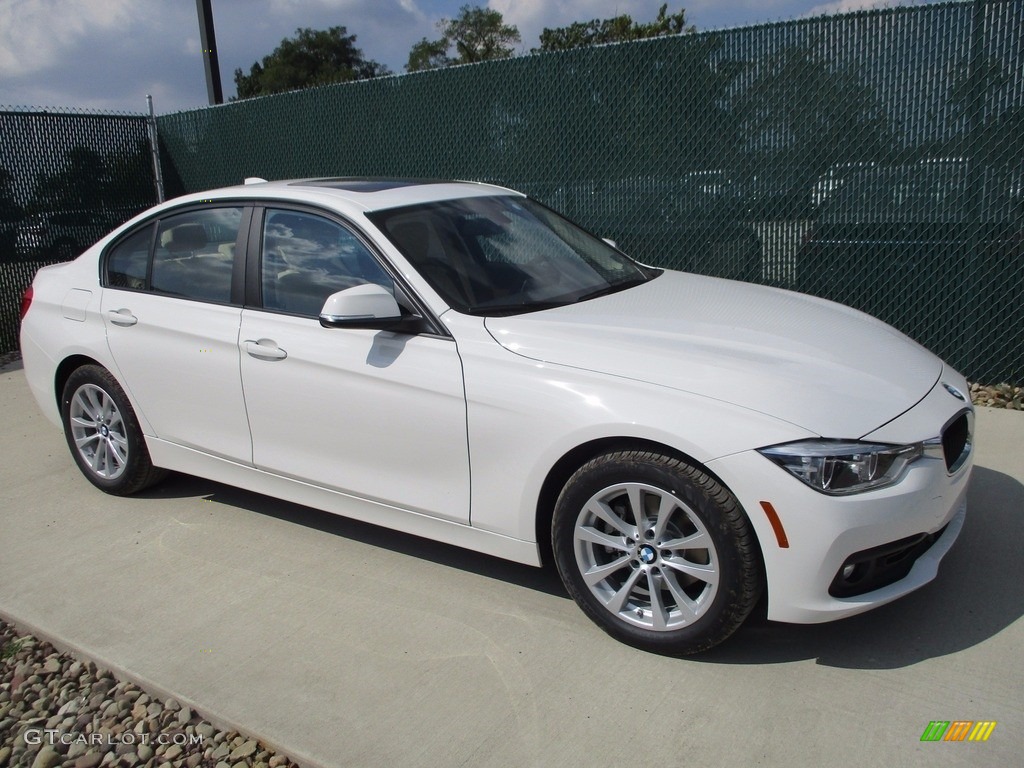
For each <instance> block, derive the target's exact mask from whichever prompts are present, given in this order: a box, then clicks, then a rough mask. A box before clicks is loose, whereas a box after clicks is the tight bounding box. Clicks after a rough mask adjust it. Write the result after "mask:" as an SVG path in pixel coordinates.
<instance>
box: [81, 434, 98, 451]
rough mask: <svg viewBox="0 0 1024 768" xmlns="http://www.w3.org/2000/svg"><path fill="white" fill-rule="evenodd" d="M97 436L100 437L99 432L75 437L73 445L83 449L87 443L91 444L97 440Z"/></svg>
mask: <svg viewBox="0 0 1024 768" xmlns="http://www.w3.org/2000/svg"><path fill="white" fill-rule="evenodd" d="M99 436H100V433H99V432H93V433H92V434H89V435H84V436H82V437H76V438H75V445H77V446H78V447H79V448H84V447H85V446H87V445H88V444H89V443H91V442H92V441H93V440H96V439H97V438H99Z"/></svg>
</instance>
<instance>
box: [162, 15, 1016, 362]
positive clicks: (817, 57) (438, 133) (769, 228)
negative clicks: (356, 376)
mask: <svg viewBox="0 0 1024 768" xmlns="http://www.w3.org/2000/svg"><path fill="white" fill-rule="evenodd" d="M1022 28H1024V2H1021V1H1020V0H971V1H969V2H950V3H942V4H933V5H928V6H923V7H913V8H892V9H886V10H878V11H866V12H859V13H853V14H846V15H842V16H835V17H824V18H818V19H810V20H802V21H793V22H785V23H777V24H769V25H762V26H756V27H749V28H742V29H735V30H728V31H722V32H708V33H700V34H695V35H687V36H682V37H673V38H660V39H655V40H647V41H640V42H635V43H628V44H621V45H611V46H602V47H598V48H589V49H581V50H575V51H568V52H562V53H554V54H544V55H538V56H524V57H518V58H514V59H510V60H506V61H501V62H493V63H488V64H482V65H475V66H470V67H458V68H452V69H446V70H437V71H431V72H423V73H416V74H412V75H404V76H397V77H390V78H384V79H378V80H372V81H365V82H359V83H352V84H346V85H340V86H332V87H325V88H318V89H313V90H307V91H301V92H296V93H291V94H284V95H278V96H273V97H265V98H260V99H253V100H249V101H245V102H236V103H232V104H227V105H223V106H219V107H214V108H206V109H200V110H195V111H189V112H182V113H177V114H171V115H165V116H163V117H161V118H159V120H158V124H159V131H160V137H161V142H162V153H163V157H164V161H165V169H166V170H165V173H166V175H167V186H168V190H169V191H170V192H171V193H173V192H175V191H178V192H180V191H186V190H187V191H194V190H201V189H206V188H211V187H216V186H223V185H226V184H234V183H238V182H239V181H240V180H241V179H242V178H244V177H246V176H262V177H264V178H271V179H273V178H288V177H301V176H320V175H356V176H362V175H368V176H405V177H409V176H414V177H415V176H420V177H443V178H449V177H454V178H463V179H476V180H481V181H490V182H496V183H499V184H505V185H507V186H511V187H514V188H517V189H521V190H523V191H526V192H528V193H530V194H531V195H533V196H534V197H536V198H538V199H540V200H542V201H544V202H546V203H548V204H549V205H551V206H553V207H554V208H556V209H559V210H561V211H563V212H565V213H566V214H568V215H569V216H570V217H571V218H573V219H575V220H577V221H578V222H580V223H581V224H583V225H584V226H586V227H587V228H589V229H591V230H593V231H595V232H597V233H599V234H601V235H603V236H607V237H611V238H613V239H615V240H616V241H617V242H618V243H619V245H620V247H622V248H623V249H624V250H625V251H627V252H628V253H631V254H632V255H634V256H635V257H637V258H638V259H640V260H642V261H645V262H647V263H653V264H658V265H661V266H667V267H674V268H680V269H686V270H691V271H695V272H700V273H704V274H711V275H718V276H723V277H729V278H739V279H745V280H752V281H755V282H762V283H765V284H771V285H777V286H780V287H785V288H791V289H795V290H800V291H804V292H809V293H814V294H816V295H819V296H823V297H825V298H830V299H835V300H838V301H842V302H843V303H846V304H850V305H852V306H855V307H858V308H861V309H864V310H866V311H868V312H870V313H872V314H874V315H876V316H878V317H880V318H882V319H883V320H885V321H887V322H889V323H892V324H893V325H895V326H896V327H897V328H899V329H901V330H903V331H905V332H906V333H908V334H909V335H911V336H913V337H914V338H916V339H918V340H919V341H921V342H922V343H924V344H925V345H926V346H928V347H929V348H931V349H933V350H934V351H935V352H937V353H938V354H940V355H942V356H943V357H945V358H946V359H948V360H949V361H950V362H951V363H952V364H953V365H955V366H956V367H958V368H960V369H961V370H962V371H964V372H965V373H967V374H968V375H969V376H970V377H971V378H973V379H976V380H983V381H993V382H994V381H1002V380H1009V381H1014V382H1022V381H1024V332H1022V330H1024V43H1022V40H1024V35H1022V34H1021V31H1020V30H1021V29H1022ZM146 178H147V179H148V178H149V177H148V176H146ZM835 343H836V344H842V343H844V342H843V340H842V339H836V340H835Z"/></svg>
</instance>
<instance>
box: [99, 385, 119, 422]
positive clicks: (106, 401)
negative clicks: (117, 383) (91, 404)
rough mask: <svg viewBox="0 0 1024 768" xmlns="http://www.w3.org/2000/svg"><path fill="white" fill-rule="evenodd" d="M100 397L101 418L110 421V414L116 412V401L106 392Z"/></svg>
mask: <svg viewBox="0 0 1024 768" xmlns="http://www.w3.org/2000/svg"><path fill="white" fill-rule="evenodd" d="M100 396H101V399H100V416H101V417H102V418H103V421H110V412H111V411H112V410H115V409H114V401H113V400H111V399H110V397H108V396H107V393H106V392H101V393H100ZM115 412H116V411H115Z"/></svg>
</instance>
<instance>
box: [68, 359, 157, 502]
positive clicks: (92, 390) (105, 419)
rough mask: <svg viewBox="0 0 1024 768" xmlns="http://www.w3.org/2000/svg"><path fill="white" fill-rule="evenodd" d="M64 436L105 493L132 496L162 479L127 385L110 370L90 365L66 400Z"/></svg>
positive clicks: (71, 382) (73, 380)
mask: <svg viewBox="0 0 1024 768" xmlns="http://www.w3.org/2000/svg"><path fill="white" fill-rule="evenodd" d="M60 412H61V421H62V422H63V424H64V437H65V439H66V440H67V442H68V448H70V449H71V455H72V456H73V457H74V459H75V462H76V463H77V464H78V468H79V469H80V470H82V474H83V475H85V476H86V478H87V479H88V480H89V482H91V483H92V484H93V485H95V486H96V487H97V488H99V489H100V490H103V491H106V492H107V493H110V494H113V495H115V496H129V495H131V494H133V493H137V492H139V491H141V490H142V489H144V488H148V487H149V486H151V485H153V484H154V483H157V482H159V481H160V480H162V479H163V478H164V477H165V476H166V475H167V471H166V470H163V469H158V468H156V467H154V466H153V463H152V462H151V461H150V458H149V451H148V450H147V448H146V440H145V438H144V437H143V435H142V429H141V428H140V427H139V421H138V419H137V418H136V416H135V411H133V410H132V406H131V403H129V402H128V397H127V395H125V393H124V390H123V389H122V388H121V385H120V384H118V383H117V380H116V379H115V378H114V377H113V376H112V375H111V374H110V372H109V371H108V370H106V369H105V368H101V367H100V366H98V365H85V366H82V367H81V368H78V369H76V370H75V371H74V372H73V373H72V374H71V376H69V377H68V380H67V383H66V384H65V385H64V393H63V396H62V397H61V409H60Z"/></svg>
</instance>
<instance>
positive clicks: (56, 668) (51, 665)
mask: <svg viewBox="0 0 1024 768" xmlns="http://www.w3.org/2000/svg"><path fill="white" fill-rule="evenodd" d="M43 672H49V673H51V674H53V673H56V672H60V659H58V658H57V657H56V656H51V657H50V658H48V659H47V660H46V663H45V664H43Z"/></svg>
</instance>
